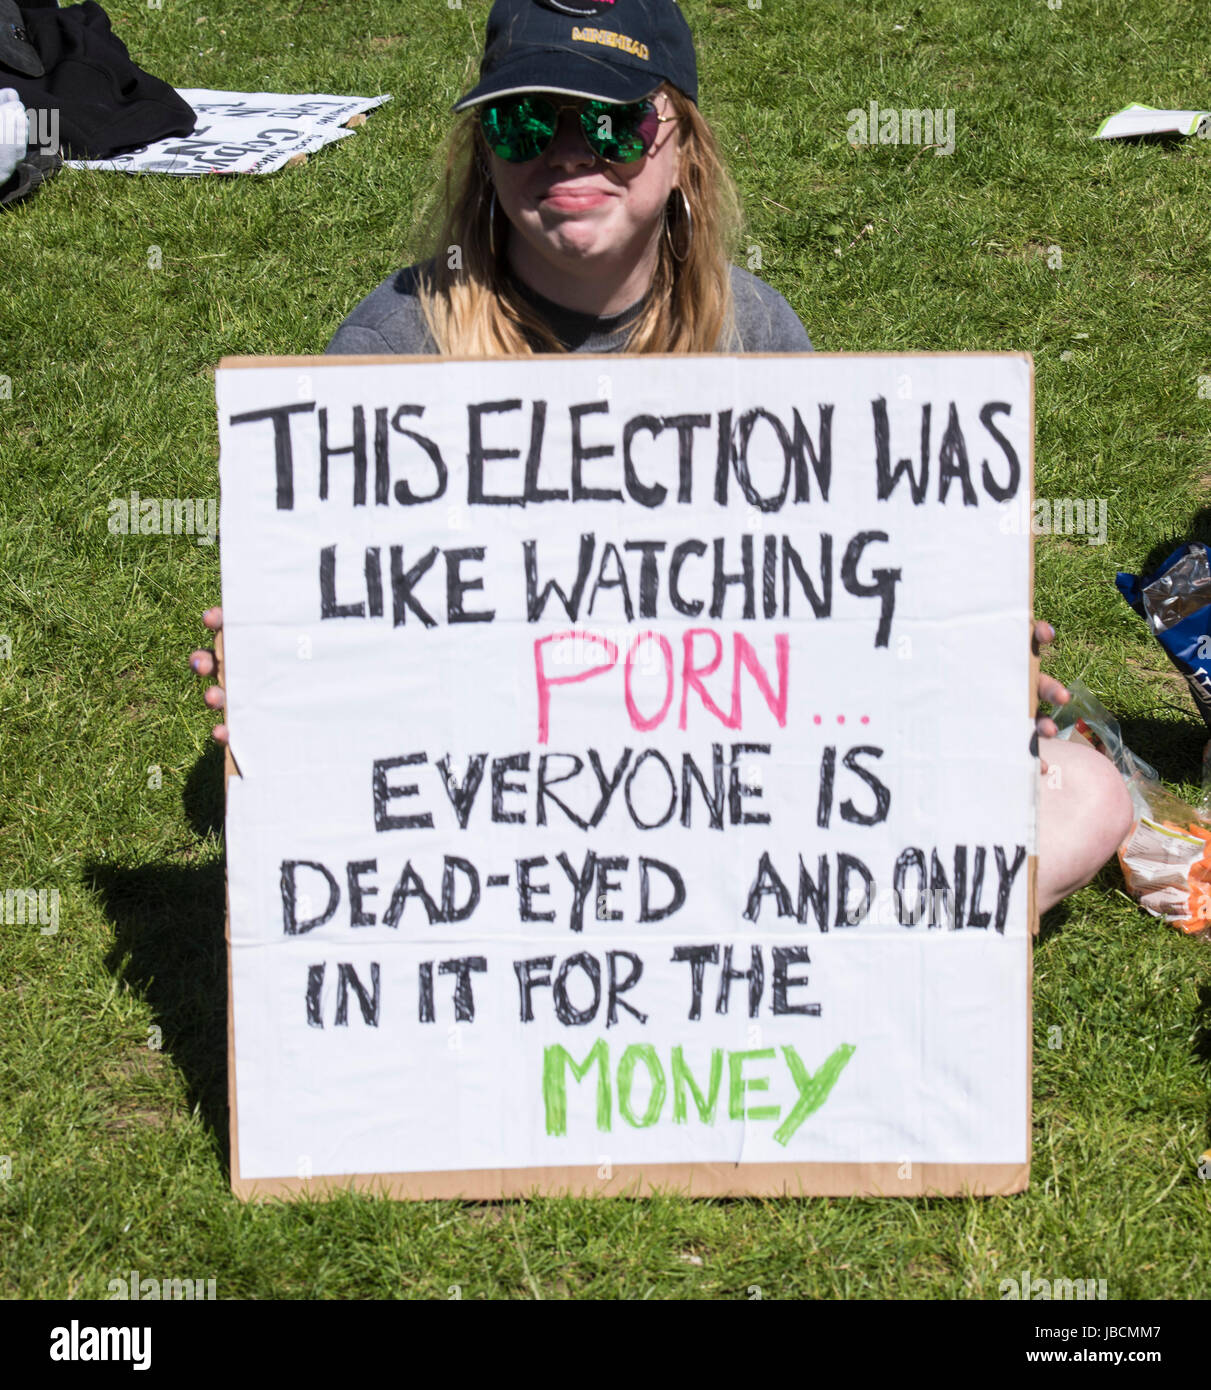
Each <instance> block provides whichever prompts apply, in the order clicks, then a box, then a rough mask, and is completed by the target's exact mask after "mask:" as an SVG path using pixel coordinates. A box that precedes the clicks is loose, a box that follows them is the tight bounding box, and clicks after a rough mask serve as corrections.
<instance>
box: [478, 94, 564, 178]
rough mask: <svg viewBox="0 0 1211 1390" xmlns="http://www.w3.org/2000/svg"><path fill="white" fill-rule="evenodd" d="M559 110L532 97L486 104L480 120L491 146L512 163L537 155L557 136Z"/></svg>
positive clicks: (526, 160) (524, 160)
mask: <svg viewBox="0 0 1211 1390" xmlns="http://www.w3.org/2000/svg"><path fill="white" fill-rule="evenodd" d="M556 120H557V113H556V111H555V108H554V107H553V106H552V105H551V104H550V102H546V101H535V100H533V99H532V98H530V99H525V100H522V101H502V102H495V103H493V104H492V105H490V106H485V107H484V108H483V111H482V112H481V114H480V118H479V124H480V128H481V129H482V130H483V133H484V139H485V140H487V142H488V148H489V149H490V150H492V152H493V153H494V154H496V155H499V156H500V158H501V159H505V160H508V162H509V163H510V164H525V163H526V162H528V161H529V160H531V159H537V158H538V156H539V155H540V154H542V152H543V150H545V149H546V148H547V146H548V145H549V144H550V143H551V141H552V140H553V139H554V137H555V124H556Z"/></svg>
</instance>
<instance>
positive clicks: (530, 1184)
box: [231, 1159, 1030, 1201]
mask: <svg viewBox="0 0 1211 1390" xmlns="http://www.w3.org/2000/svg"><path fill="white" fill-rule="evenodd" d="M902 1173H907V1174H909V1175H908V1176H901V1174H902ZM600 1174H601V1170H600V1169H599V1168H594V1167H592V1166H587V1167H570V1168H558V1167H552V1168H484V1169H452V1170H450V1171H449V1172H431V1173H360V1174H339V1175H334V1176H331V1177H317V1178H239V1177H236V1176H235V1175H234V1174H233V1177H232V1184H231V1189H232V1192H233V1193H234V1194H235V1196H236V1197H238V1198H240V1200H242V1201H264V1200H268V1199H273V1198H282V1197H284V1198H294V1197H300V1196H307V1197H310V1198H315V1197H324V1196H332V1195H335V1194H336V1193H338V1192H347V1191H353V1192H364V1193H367V1194H369V1195H376V1196H382V1197H390V1198H393V1199H397V1200H402V1201H450V1200H463V1201H505V1200H510V1199H514V1198H523V1197H539V1196H542V1197H559V1196H576V1197H648V1196H653V1195H656V1194H658V1193H659V1194H680V1195H682V1196H685V1197H693V1198H698V1197H889V1198H890V1197H967V1196H972V1197H993V1196H1008V1195H1011V1194H1013V1193H1017V1192H1024V1191H1025V1190H1026V1187H1027V1185H1028V1183H1029V1180H1030V1163H1029V1159H1027V1161H1026V1162H1025V1163H971V1164H950V1163H920V1164H918V1163H914V1164H912V1165H911V1166H909V1165H905V1164H897V1163H738V1164H721V1163H696V1164H686V1163H653V1164H648V1165H646V1166H645V1165H642V1164H627V1165H621V1166H619V1167H617V1168H613V1169H611V1170H610V1176H609V1177H608V1178H603V1177H601V1175H600Z"/></svg>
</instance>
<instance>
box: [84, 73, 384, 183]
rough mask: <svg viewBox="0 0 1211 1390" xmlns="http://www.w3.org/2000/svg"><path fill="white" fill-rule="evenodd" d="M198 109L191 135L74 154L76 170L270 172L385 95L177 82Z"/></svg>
mask: <svg viewBox="0 0 1211 1390" xmlns="http://www.w3.org/2000/svg"><path fill="white" fill-rule="evenodd" d="M177 94H178V96H181V97H183V98H184V100H185V101H186V102H188V103H189V105H190V106H192V107H193V109H194V111H195V112H196V113H197V117H198V123H197V126H196V128H195V129H194V130H193V131H192V133H191V134H189V135H174V136H169V137H168V138H167V139H164V140H156V141H153V142H152V143H151V144H149V145H144V146H142V147H141V148H140V149H137V150H131V151H129V152H128V153H126V154H121V155H117V156H116V157H114V158H113V159H73V160H67V161H66V163H67V164H68V165H69V166H71V167H72V168H77V169H100V170H102V171H105V172H112V173H127V174H181V175H197V174H272V173H274V172H275V171H276V170H278V169H281V168H282V167H283V166H284V165H285V164H286V163H287V161H288V160H290V159H293V158H294V156H295V155H298V154H311V153H313V152H314V151H315V150H318V149H322V148H323V147H324V146H325V145H328V144H331V143H332V142H333V141H335V140H344V139H345V138H346V137H347V136H349V135H352V134H353V133H354V132H353V131H351V130H346V129H344V128H343V127H344V125H345V122H346V121H348V120H350V119H351V118H352V117H354V116H360V115H361V114H362V113H363V112H365V111H370V110H373V108H374V107H376V106H381V105H383V103H384V102H388V101H390V100H391V97H390V96H389V95H388V96H377V97H344V96H329V95H325V94H323V93H298V94H293V95H292V94H289V93H282V92H218V91H212V90H210V89H208V88H202V87H184V88H180V89H178V93H177Z"/></svg>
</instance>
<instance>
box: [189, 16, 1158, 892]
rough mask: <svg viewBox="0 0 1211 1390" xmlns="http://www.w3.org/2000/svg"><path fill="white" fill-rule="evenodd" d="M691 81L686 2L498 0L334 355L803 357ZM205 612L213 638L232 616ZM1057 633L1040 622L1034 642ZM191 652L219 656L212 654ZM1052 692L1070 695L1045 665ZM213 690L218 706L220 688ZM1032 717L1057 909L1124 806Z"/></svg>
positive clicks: (798, 327)
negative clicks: (746, 260)
mask: <svg viewBox="0 0 1211 1390" xmlns="http://www.w3.org/2000/svg"><path fill="white" fill-rule="evenodd" d="M599 17H608V19H607V22H608V23H609V26H610V27H609V28H608V29H605V28H600V27H598V26H597V25H596V24H595V23H593V22H592V21H594V20H596V19H597V18H599ZM586 21H587V22H586ZM697 93H698V79H697V69H696V64H695V58H694V49H693V42H692V40H691V37H690V32H689V28H688V26H687V25H686V22H685V20H684V19H683V17H682V15H681V12H680V10H679V9H678V8H677V5H676V3H675V0H496V3H495V4H494V5H493V7H492V12H491V15H490V16H489V20H488V33H487V43H486V47H485V51H484V57H483V62H482V64H481V67H480V80H479V83H478V84H477V85H476V86H475V87H474V88H473V89H472V90H471V91H470V92H469V93H468V94H467V95H466V96H465V97H463V98H462V100H461V101H459V102H458V103H457V105H456V106H455V108H454V109H455V110H456V111H460V112H467V113H468V114H467V116H466V117H465V118H464V120H463V121H462V123H461V124H460V125H458V126H457V127H456V129H455V131H454V135H453V137H452V140H451V146H450V152H449V157H448V160H447V171H446V183H445V207H444V218H443V222H442V227H441V233H440V236H439V238H438V242H437V247H438V253H437V254H436V255H435V256H434V257H433V258H432V259H431V260H429V261H427V262H424V263H423V264H421V265H417V266H411V267H409V268H408V269H406V270H403V271H400V272H399V273H398V274H396V275H394V276H392V277H391V278H390V279H388V280H386V281H384V282H383V284H381V285H380V286H379V287H378V288H377V289H376V290H374V291H373V292H372V293H371V294H370V295H368V296H367V297H366V298H365V299H363V300H362V302H361V303H360V304H358V305H357V307H356V308H355V309H354V310H353V312H352V313H351V314H349V316H348V317H347V318H346V319H345V321H344V322H343V323H342V324H341V326H340V327H339V328H338V329H337V331H336V334H335V335H334V337H333V339H332V341H331V342H330V343H329V345H328V351H329V352H333V353H347V354H353V353H448V354H454V355H459V356H475V355H484V356H497V355H501V354H515V353H527V352H535V351H540V352H559V351H568V352H620V351H628V352H710V351H716V350H722V351H747V352H779V351H781V352H801V351H808V350H810V348H811V343H810V342H809V341H808V337H807V333H806V332H805V330H804V328H803V325H802V324H801V323H800V322H799V320H798V318H797V317H796V315H795V313H794V311H793V310H792V309H791V307H790V306H789V305H788V304H787V303H786V301H785V300H784V299H783V298H782V296H781V295H779V294H778V293H777V292H776V291H774V290H773V289H771V288H770V287H769V286H768V285H765V284H763V283H762V282H761V281H760V280H758V279H756V277H754V276H752V275H749V274H747V273H746V272H745V271H742V270H740V269H738V268H737V267H735V266H733V265H731V264H730V261H729V257H728V244H729V239H730V235H731V233H732V231H733V230H734V227H735V225H736V221H737V218H736V203H735V197H734V194H733V192H732V187H731V183H730V181H729V180H728V178H727V175H726V172H725V170H724V169H723V166H722V164H721V161H720V158H719V154H718V150H717V147H716V145H715V141H714V138H713V137H712V135H711V132H710V128H709V127H708V126H707V125H706V123H705V121H704V120H703V119H702V116H701V115H700V114H699V112H698V107H697ZM204 621H205V623H206V625H207V627H209V628H211V629H213V630H215V631H218V630H219V628H220V627H221V625H222V611H221V610H220V609H217V608H215V609H210V610H209V611H208V612H207V613H206V614H205V615H204ZM1054 635H1055V634H1054V632H1053V631H1052V629H1051V628H1050V627H1049V626H1048V625H1047V624H1046V623H1039V624H1036V627H1035V642H1036V651H1037V645H1038V644H1045V643H1048V642H1050V641H1051V640H1052V639H1053V638H1054ZM191 664H192V666H193V669H194V670H195V671H197V672H198V673H199V674H201V675H210V674H213V673H214V671H215V669H216V668H215V661H214V656H213V653H211V652H206V651H197V652H194V653H193V656H192V657H191ZM1039 694H1040V696H1041V697H1042V698H1043V699H1044V700H1048V701H1051V702H1052V703H1059V704H1062V703H1065V702H1066V701H1067V700H1068V698H1069V694H1068V692H1067V691H1066V690H1065V689H1064V687H1063V686H1062V685H1060V684H1059V682H1058V681H1055V680H1053V679H1051V678H1050V677H1048V676H1041V677H1040V680H1039ZM205 698H206V703H207V704H208V705H209V706H210V707H211V708H212V709H220V708H222V705H223V701H224V697H223V690H222V688H221V687H220V686H211V687H210V688H209V689H208V690H207V691H206V696H205ZM1038 730H1039V733H1040V735H1041V736H1042V738H1043V742H1042V744H1041V745H1040V751H1041V755H1042V756H1041V759H1040V769H1041V775H1042V777H1043V782H1042V786H1041V789H1040V795H1039V875H1038V902H1039V909H1040V911H1044V912H1045V911H1046V910H1047V909H1048V908H1050V907H1052V906H1054V905H1055V903H1057V902H1059V901H1060V899H1061V898H1063V897H1064V896H1066V895H1067V894H1068V893H1070V892H1072V891H1073V890H1074V889H1076V888H1079V887H1080V886H1082V885H1083V884H1085V883H1087V882H1088V881H1089V880H1090V879H1091V878H1092V877H1093V875H1094V874H1095V873H1096V872H1097V870H1098V869H1099V868H1100V867H1101V865H1102V864H1103V863H1104V862H1105V861H1106V859H1107V858H1108V857H1109V856H1110V855H1111V854H1112V853H1113V852H1114V850H1115V849H1116V847H1117V846H1118V845H1119V844H1120V843H1121V841H1122V839H1123V838H1124V836H1125V835H1126V833H1127V830H1128V828H1129V826H1130V823H1131V803H1130V799H1129V797H1128V795H1127V792H1126V789H1125V787H1124V785H1123V782H1122V779H1121V778H1120V777H1119V775H1118V773H1117V772H1116V771H1115V769H1114V767H1113V766H1112V764H1111V763H1110V762H1109V761H1108V760H1107V759H1105V758H1103V757H1102V756H1101V755H1100V754H1098V753H1095V752H1094V751H1093V750H1092V749H1090V748H1088V747H1086V746H1083V745H1080V744H1073V743H1063V742H1058V741H1055V740H1054V739H1053V737H1052V736H1053V735H1054V734H1055V732H1056V729H1055V725H1054V724H1053V723H1052V722H1051V720H1049V719H1040V720H1039V721H1038ZM214 736H215V738H216V739H218V740H219V741H220V742H226V741H227V728H226V726H225V725H219V726H218V727H217V728H216V729H215V731H214Z"/></svg>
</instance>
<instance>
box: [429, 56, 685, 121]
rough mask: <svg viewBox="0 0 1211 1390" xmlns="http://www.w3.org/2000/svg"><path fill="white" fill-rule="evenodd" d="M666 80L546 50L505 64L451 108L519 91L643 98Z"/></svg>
mask: <svg viewBox="0 0 1211 1390" xmlns="http://www.w3.org/2000/svg"><path fill="white" fill-rule="evenodd" d="M663 81H664V78H663V77H661V76H660V75H659V74H658V73H653V72H642V71H640V70H639V69H638V68H626V67H622V66H621V65H620V64H615V63H605V62H602V61H601V59H599V58H593V57H590V56H589V55H588V54H587V53H579V52H574V51H573V50H571V49H566V48H559V49H554V48H544V49H538V50H531V51H530V52H529V53H526V54H524V55H521V56H518V57H516V58H514V59H513V60H512V61H511V62H508V63H502V64H501V65H500V66H499V67H498V68H497V69H496V70H495V71H494V72H493V73H492V74H491V75H490V76H489V77H486V78H484V79H483V80H481V81H480V82H479V83H478V84H477V85H476V86H474V87H472V88H471V90H470V91H469V92H468V93H467V95H466V96H465V97H461V98H460V99H459V100H458V101H456V102H455V103H454V106H453V107H452V110H454V111H465V110H466V109H467V108H468V107H469V106H478V105H480V104H481V103H482V102H485V101H490V100H492V99H493V98H494V97H504V96H512V95H514V93H518V92H558V93H560V94H561V95H564V96H570V97H584V98H585V99H586V100H588V101H639V100H640V99H641V98H643V97H646V96H650V95H651V94H652V93H653V92H654V91H655V90H656V88H657V87H659V86H660V84H661V83H662V82H663Z"/></svg>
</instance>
